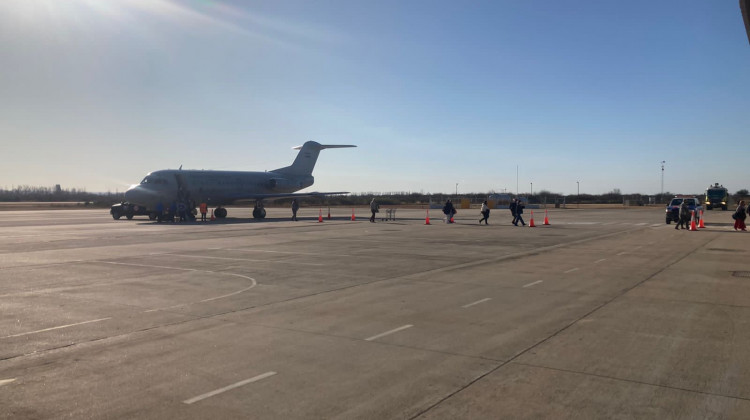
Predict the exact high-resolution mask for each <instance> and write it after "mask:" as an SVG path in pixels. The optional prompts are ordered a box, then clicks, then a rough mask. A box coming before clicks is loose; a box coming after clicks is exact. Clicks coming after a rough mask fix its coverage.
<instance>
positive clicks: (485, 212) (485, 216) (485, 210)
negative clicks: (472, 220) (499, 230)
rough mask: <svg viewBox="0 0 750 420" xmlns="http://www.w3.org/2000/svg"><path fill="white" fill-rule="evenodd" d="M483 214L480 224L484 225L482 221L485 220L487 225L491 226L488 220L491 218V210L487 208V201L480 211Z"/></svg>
mask: <svg viewBox="0 0 750 420" xmlns="http://www.w3.org/2000/svg"><path fill="white" fill-rule="evenodd" d="M479 212H480V213H481V214H482V218H481V219H479V224H480V225H481V224H482V220H484V224H485V225H489V223H488V222H487V219H489V218H490V208H489V207H488V206H487V200H485V201H484V203H482V210H480V211H479Z"/></svg>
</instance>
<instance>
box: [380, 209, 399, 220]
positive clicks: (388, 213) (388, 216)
mask: <svg viewBox="0 0 750 420" xmlns="http://www.w3.org/2000/svg"><path fill="white" fill-rule="evenodd" d="M380 220H381V221H383V222H386V221H388V220H393V221H394V222H395V221H396V209H385V217H383V218H382V219H380Z"/></svg>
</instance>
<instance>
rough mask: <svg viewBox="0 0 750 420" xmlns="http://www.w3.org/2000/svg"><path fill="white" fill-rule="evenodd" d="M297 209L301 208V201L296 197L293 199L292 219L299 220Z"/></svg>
mask: <svg viewBox="0 0 750 420" xmlns="http://www.w3.org/2000/svg"><path fill="white" fill-rule="evenodd" d="M297 210H299V203H298V202H297V199H296V198H293V199H292V221H293V222H296V221H297Z"/></svg>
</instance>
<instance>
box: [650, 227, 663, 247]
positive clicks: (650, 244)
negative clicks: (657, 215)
mask: <svg viewBox="0 0 750 420" xmlns="http://www.w3.org/2000/svg"><path fill="white" fill-rule="evenodd" d="M659 226H664V225H663V224H661V223H654V224H653V225H651V227H659ZM649 245H651V244H649Z"/></svg>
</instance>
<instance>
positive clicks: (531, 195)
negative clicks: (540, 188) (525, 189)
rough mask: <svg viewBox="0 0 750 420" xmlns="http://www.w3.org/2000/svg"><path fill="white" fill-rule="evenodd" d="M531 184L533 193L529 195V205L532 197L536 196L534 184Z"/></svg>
mask: <svg viewBox="0 0 750 420" xmlns="http://www.w3.org/2000/svg"><path fill="white" fill-rule="evenodd" d="M529 184H531V193H530V194H529V203H531V197H533V196H534V183H533V182H529Z"/></svg>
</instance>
